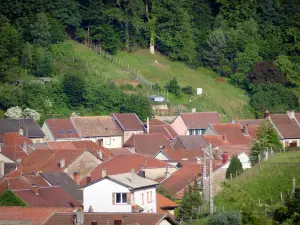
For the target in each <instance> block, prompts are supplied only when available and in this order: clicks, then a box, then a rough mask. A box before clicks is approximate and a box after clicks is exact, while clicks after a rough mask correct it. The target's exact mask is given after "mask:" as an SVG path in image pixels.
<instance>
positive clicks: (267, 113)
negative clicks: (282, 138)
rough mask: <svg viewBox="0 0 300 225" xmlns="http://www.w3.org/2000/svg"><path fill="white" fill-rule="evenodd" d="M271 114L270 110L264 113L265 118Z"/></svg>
mask: <svg viewBox="0 0 300 225" xmlns="http://www.w3.org/2000/svg"><path fill="white" fill-rule="evenodd" d="M269 116H270V112H269V111H268V110H266V111H265V113H264V119H267V118H268V117H269Z"/></svg>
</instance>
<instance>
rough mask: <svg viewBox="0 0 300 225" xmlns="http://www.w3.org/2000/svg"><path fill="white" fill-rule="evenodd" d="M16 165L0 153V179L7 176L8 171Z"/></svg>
mask: <svg viewBox="0 0 300 225" xmlns="http://www.w3.org/2000/svg"><path fill="white" fill-rule="evenodd" d="M16 165H17V164H16V162H15V161H13V160H11V159H10V158H8V157H6V156H5V155H3V154H2V153H1V152H0V178H1V177H3V176H4V175H5V174H7V173H8V172H9V171H10V170H12V169H14V168H16Z"/></svg>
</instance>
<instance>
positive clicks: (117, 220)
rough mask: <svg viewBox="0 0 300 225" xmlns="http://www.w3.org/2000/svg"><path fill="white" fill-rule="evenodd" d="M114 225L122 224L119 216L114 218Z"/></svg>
mask: <svg viewBox="0 0 300 225" xmlns="http://www.w3.org/2000/svg"><path fill="white" fill-rule="evenodd" d="M114 225H122V219H121V218H116V219H114Z"/></svg>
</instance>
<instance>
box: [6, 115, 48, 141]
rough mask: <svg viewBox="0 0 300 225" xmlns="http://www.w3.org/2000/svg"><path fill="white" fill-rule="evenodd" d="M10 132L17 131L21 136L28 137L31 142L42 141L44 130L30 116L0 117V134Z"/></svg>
mask: <svg viewBox="0 0 300 225" xmlns="http://www.w3.org/2000/svg"><path fill="white" fill-rule="evenodd" d="M10 132H18V133H19V134H20V135H21V136H25V137H27V138H29V139H30V140H31V141H32V142H33V143H42V142H44V137H45V134H44V132H43V131H42V129H41V128H40V127H39V125H38V124H37V123H36V122H35V121H34V120H33V119H31V118H23V119H7V118H5V119H0V135H3V134H4V133H10Z"/></svg>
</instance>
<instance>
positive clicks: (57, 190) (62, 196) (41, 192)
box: [13, 186, 81, 208]
mask: <svg viewBox="0 0 300 225" xmlns="http://www.w3.org/2000/svg"><path fill="white" fill-rule="evenodd" d="M13 193H14V194H15V195H16V196H17V197H18V198H19V199H21V200H22V201H23V202H24V203H25V204H26V205H27V206H29V207H72V208H74V207H80V206H81V204H80V203H79V202H77V201H76V199H74V198H73V197H72V196H71V195H70V194H68V193H67V192H65V191H64V190H63V189H62V188H61V187H59V186H53V187H38V194H36V193H35V192H34V190H31V189H27V190H13Z"/></svg>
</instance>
